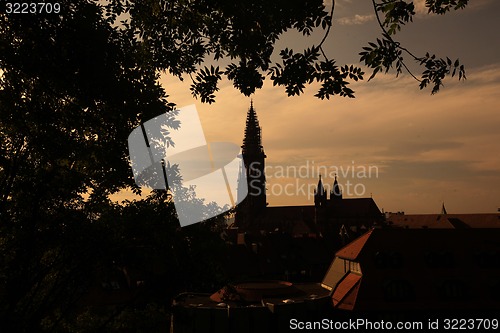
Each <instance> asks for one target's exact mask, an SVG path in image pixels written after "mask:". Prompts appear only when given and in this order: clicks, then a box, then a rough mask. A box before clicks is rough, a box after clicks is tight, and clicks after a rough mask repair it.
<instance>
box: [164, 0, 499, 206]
mask: <svg viewBox="0 0 500 333" xmlns="http://www.w3.org/2000/svg"><path fill="white" fill-rule="evenodd" d="M422 2H423V1H418V5H421V4H420V3H422ZM353 3H354V4H353ZM366 3H369V1H366ZM366 3H364V2H363V4H360V2H358V1H348V0H344V1H337V10H336V13H335V15H334V17H335V18H336V20H335V24H334V29H333V31H332V35H331V36H330V37H329V39H328V45H327V53H328V54H329V55H331V56H332V57H333V58H336V59H338V61H339V63H341V64H343V63H354V64H357V63H358V61H359V57H358V56H357V53H358V52H359V51H360V49H361V46H363V45H364V44H365V43H366V42H367V41H371V40H373V39H374V38H375V37H376V25H375V21H374V20H373V17H372V16H370V14H371V11H370V10H371V8H370V7H369V6H367V4H366ZM417 8H421V7H420V6H417ZM499 10H500V2H499V1H488V0H481V1H476V2H475V5H474V6H473V7H471V8H467V9H466V10H464V11H461V12H460V13H453V14H451V15H449V17H446V16H445V17H435V16H432V17H428V16H425V15H418V16H417V17H416V18H415V23H414V24H413V25H412V26H409V27H408V29H407V31H408V32H403V33H402V34H401V35H397V36H396V37H397V38H400V40H402V41H403V42H404V43H405V45H407V46H408V47H409V48H411V49H412V50H413V51H415V52H416V53H419V54H420V53H421V52H424V53H425V51H427V50H429V51H433V52H436V53H437V55H438V56H447V55H448V56H450V57H451V58H456V57H459V56H460V59H461V61H462V63H464V64H465V65H466V68H467V78H468V79H467V81H465V82H460V83H459V82H456V80H454V81H450V80H448V82H445V87H444V89H443V90H442V91H441V92H439V93H438V94H437V95H434V96H431V95H430V91H429V90H425V91H420V90H419V89H418V83H417V82H415V81H414V80H412V79H411V78H410V77H409V76H408V75H403V76H400V77H399V78H396V77H395V76H394V75H379V76H377V77H376V78H375V79H374V80H372V81H371V82H366V81H365V82H361V83H356V84H354V85H353V88H354V90H355V91H356V98H355V99H346V98H342V97H335V98H333V99H331V100H325V101H321V100H318V99H317V98H315V97H313V95H314V94H315V92H316V91H317V89H316V88H317V87H315V86H314V85H313V86H311V87H309V88H308V89H307V90H306V93H305V94H304V95H302V96H299V97H291V98H289V97H286V94H285V92H284V89H282V88H276V87H273V86H272V83H270V82H269V81H266V82H265V84H264V87H263V89H261V90H259V91H257V92H256V93H255V94H254V96H252V98H253V101H254V107H255V109H256V111H257V114H258V117H259V121H260V124H261V126H262V131H263V145H264V149H265V152H266V154H267V159H266V164H267V165H268V166H269V169H268V184H267V188H268V202H269V204H270V205H294V204H312V199H311V198H310V195H311V193H310V190H311V187H309V186H314V184H316V183H317V172H315V173H313V172H312V171H313V169H314V170H316V171H317V170H318V168H319V170H321V171H322V173H323V177H325V178H326V179H325V182H326V183H327V184H331V183H333V178H332V175H333V172H334V171H337V172H338V173H339V174H340V175H339V177H340V178H339V182H340V183H341V184H343V185H344V193H345V194H350V195H348V196H351V197H356V196H365V197H369V196H370V195H372V196H373V198H374V199H375V201H376V203H377V204H378V206H379V208H381V209H384V210H385V211H405V212H406V213H438V212H440V209H441V203H442V202H443V201H444V202H445V204H446V208H447V210H448V213H480V212H496V211H497V208H500V172H499V171H500V154H499V152H500V130H499V125H500V112H498V111H499V101H500V94H499V91H500V49H499V48H500V46H499V45H500V43H498V42H499V40H498V39H499V37H498V35H497V32H498V31H500V21H499V20H498V19H497V18H495V17H496V13H498V12H499ZM464 26H466V27H465V28H464ZM320 37H321V36H319V35H313V36H312V37H311V38H310V39H309V40H307V39H305V38H302V37H300V36H298V35H297V34H293V33H291V34H288V35H286V36H284V38H283V39H282V40H281V41H280V43H279V45H278V48H279V47H284V46H285V45H292V46H294V45H295V48H296V49H300V50H301V49H302V48H303V47H302V45H303V46H306V45H307V44H308V43H309V44H310V43H314V42H315V41H316V42H317V40H319V38H320ZM495 39H496V40H495ZM457 44H459V45H457ZM162 83H163V85H164V87H165V89H166V91H167V94H169V95H170V97H169V101H170V102H174V103H177V105H178V106H180V107H182V106H184V105H189V104H193V103H194V104H196V107H197V109H198V112H199V114H200V117H201V120H202V124H203V126H204V130H205V135H206V138H207V141H209V142H210V141H211V142H215V141H229V142H235V143H237V144H240V145H241V143H242V139H243V131H244V125H245V116H246V112H247V110H248V107H249V104H250V98H248V97H245V96H243V95H242V94H240V93H239V92H237V91H236V90H235V89H234V88H233V87H232V85H231V83H229V82H227V81H223V82H222V83H221V84H220V91H219V92H218V93H217V100H216V103H215V104H213V105H208V104H202V103H201V102H200V101H197V100H195V99H193V97H192V96H191V95H190V91H189V80H185V81H184V82H179V81H178V80H177V79H175V78H172V77H168V76H164V77H163V79H162ZM306 166H307V167H308V169H307V170H310V171H309V173H308V174H306V175H304V173H302V175H299V176H297V175H293V170H299V168H300V167H302V170H305V168H306ZM287 168H288V174H287V173H286V172H280V171H282V170H286V169H287ZM325 168H326V169H325ZM368 168H371V169H370V170H371V171H372V172H371V174H368V173H367V172H365V173H363V170H365V171H366V170H368ZM325 170H327V171H328V173H327V174H326V175H325V174H324V171H325ZM353 170H354V171H355V174H354V175H353V174H352V171H353ZM375 170H376V171H377V172H376V173H375ZM330 171H331V172H330ZM353 176H354V177H353ZM348 182H349V183H348ZM348 184H350V185H351V187H350V189H349V190H350V191H349V192H350V193H347V192H348V191H347V187H346V186H347V185H348ZM285 189H286V192H287V193H288V194H284V192H285ZM308 190H309V192H308ZM346 196H347V195H346Z"/></svg>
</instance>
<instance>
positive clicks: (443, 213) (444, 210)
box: [441, 201, 448, 215]
mask: <svg viewBox="0 0 500 333" xmlns="http://www.w3.org/2000/svg"><path fill="white" fill-rule="evenodd" d="M441 214H442V215H446V214H448V213H447V212H446V207H445V206H444V201H443V205H442V206H441Z"/></svg>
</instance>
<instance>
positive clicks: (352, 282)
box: [332, 273, 361, 310]
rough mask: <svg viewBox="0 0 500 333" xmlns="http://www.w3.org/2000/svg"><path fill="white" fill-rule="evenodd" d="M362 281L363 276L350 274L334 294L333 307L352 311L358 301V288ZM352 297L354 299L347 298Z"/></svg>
mask: <svg viewBox="0 0 500 333" xmlns="http://www.w3.org/2000/svg"><path fill="white" fill-rule="evenodd" d="M360 280H361V275H358V274H355V273H348V274H347V275H346V276H345V277H344V279H343V280H342V281H340V283H339V284H338V286H337V288H335V291H334V292H333V295H332V299H333V306H334V307H338V308H342V309H349V310H352V309H353V307H354V304H355V301H356V296H357V290H358V288H357V286H358V285H359V283H358V282H359V281H360ZM350 295H352V297H347V296H350Z"/></svg>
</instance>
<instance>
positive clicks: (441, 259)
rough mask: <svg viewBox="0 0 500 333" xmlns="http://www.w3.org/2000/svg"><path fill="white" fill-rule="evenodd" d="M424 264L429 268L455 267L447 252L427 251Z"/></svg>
mask: <svg viewBox="0 0 500 333" xmlns="http://www.w3.org/2000/svg"><path fill="white" fill-rule="evenodd" d="M424 257H425V262H426V263H427V265H428V266H429V267H431V268H447V267H448V268H449V267H453V266H455V259H454V258H453V254H452V253H451V252H449V251H427V252H426V253H425V255H424Z"/></svg>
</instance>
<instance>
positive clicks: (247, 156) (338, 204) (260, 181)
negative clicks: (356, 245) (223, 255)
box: [235, 103, 383, 245]
mask: <svg viewBox="0 0 500 333" xmlns="http://www.w3.org/2000/svg"><path fill="white" fill-rule="evenodd" d="M241 148H242V159H243V163H244V166H245V168H244V169H245V172H246V182H247V183H246V186H247V188H248V196H247V197H246V198H245V199H244V200H243V202H241V203H240V204H239V205H238V206H237V208H236V216H235V226H236V227H237V228H238V232H247V233H249V232H257V233H261V234H262V233H265V232H282V233H288V234H291V235H293V236H294V237H327V238H333V239H335V240H337V241H338V242H340V244H339V245H342V244H345V243H346V242H348V241H349V240H352V238H353V237H356V236H358V235H360V234H361V233H363V232H364V231H366V230H368V229H369V228H370V227H372V226H374V225H377V224H380V223H382V221H383V214H382V213H381V212H380V210H379V208H378V207H377V205H376V203H375V201H374V200H373V199H372V198H343V196H342V191H341V187H340V185H339V183H338V180H337V177H335V181H334V183H333V186H332V191H331V192H330V193H329V198H328V193H327V191H326V190H325V187H324V185H323V180H322V179H321V176H320V177H319V181H318V185H317V188H316V190H315V193H314V202H313V203H312V204H311V205H304V206H276V207H273V206H268V204H267V201H266V175H265V159H266V157H267V156H266V154H265V152H264V147H263V145H262V128H261V127H260V125H259V120H258V118H257V113H256V110H255V109H254V106H253V103H251V104H250V108H249V110H248V113H247V119H246V127H245V135H244V138H243V145H242V146H241ZM242 170H243V168H242ZM243 179H244V178H243V177H240V182H241V181H244V180H243Z"/></svg>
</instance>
